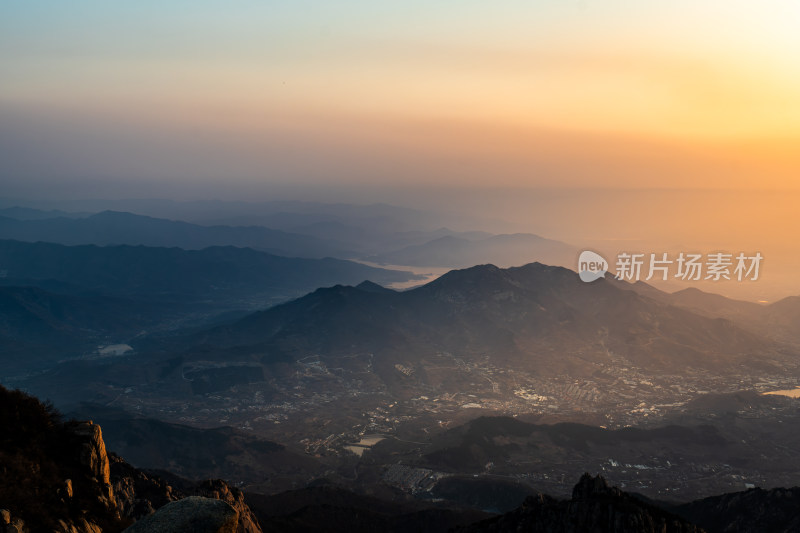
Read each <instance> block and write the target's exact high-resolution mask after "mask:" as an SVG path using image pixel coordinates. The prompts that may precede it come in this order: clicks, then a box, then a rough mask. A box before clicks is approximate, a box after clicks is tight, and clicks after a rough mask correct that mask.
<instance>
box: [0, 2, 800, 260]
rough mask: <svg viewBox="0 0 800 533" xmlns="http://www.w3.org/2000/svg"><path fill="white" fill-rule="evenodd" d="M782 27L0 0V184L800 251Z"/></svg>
mask: <svg viewBox="0 0 800 533" xmlns="http://www.w3.org/2000/svg"><path fill="white" fill-rule="evenodd" d="M797 28H800V3H798V2H797V1H796V0H763V1H760V2H753V1H752V0H747V1H744V0H726V1H711V0H670V1H666V0H663V1H662V0H602V1H600V0H575V1H572V0H538V1H537V0H527V1H521V0H520V1H517V0H500V1H496V2H486V1H474V0H460V1H454V0H441V1H439V2H421V1H415V0H411V1H409V0H406V1H403V2H397V1H381V2H366V1H354V0H346V1H340V2H321V1H310V0H293V1H291V2H282V1H265V0H261V1H243V0H226V1H224V2H222V1H215V0H195V1H192V2H188V1H183V0H173V1H170V2H156V1H151V0H137V1H136V2H109V1H107V0H103V1H100V0H96V1H90V0H71V1H70V2H63V1H41V0H26V1H15V0H8V1H5V2H2V3H0V196H4V197H15V198H38V197H49V198H50V199H53V198H81V197H95V198H104V197H105V198H114V197H125V196H129V197H130V196H133V197H169V198H176V199H200V198H223V199H230V200H243V199H244V200H248V199H269V198H275V197H278V196H282V197H292V198H295V199H307V200H316V201H320V200H322V201H325V200H332V201H356V202H358V201H365V202H366V201H370V202H371V201H383V202H389V203H397V204H404V205H412V206H419V207H426V208H434V209H435V208H441V207H447V208H450V209H461V210H465V211H470V212H481V214H484V215H486V216H488V217H497V216H500V215H502V216H503V217H505V218H506V219H508V220H511V221H512V223H513V224H515V226H514V227H515V228H516V229H517V230H518V231H531V232H534V233H540V234H544V235H546V236H549V237H554V238H561V239H564V240H571V241H573V242H574V241H578V240H581V239H594V240H598V239H608V240H614V239H629V240H631V239H639V240H646V239H653V240H658V241H659V242H665V243H666V242H668V243H669V244H670V245H675V246H677V245H679V244H681V243H684V242H689V241H692V242H694V243H715V242H722V241H723V240H725V241H726V242H734V243H736V242H739V243H741V246H750V247H756V246H759V245H760V243H763V244H764V245H765V246H766V245H767V244H768V245H769V246H771V247H773V248H775V249H781V250H783V251H782V252H781V253H784V254H785V255H786V254H788V255H790V256H791V258H792V259H798V255H797V254H796V253H795V252H794V251H793V250H791V242H793V241H794V234H795V230H796V229H797V223H796V221H795V217H794V208H795V206H796V205H798V201H800V180H798V176H800V149H798V146H800V53H798V51H800V31H797ZM471 229H482V228H471ZM792 254H793V255H792ZM792 268H794V267H792Z"/></svg>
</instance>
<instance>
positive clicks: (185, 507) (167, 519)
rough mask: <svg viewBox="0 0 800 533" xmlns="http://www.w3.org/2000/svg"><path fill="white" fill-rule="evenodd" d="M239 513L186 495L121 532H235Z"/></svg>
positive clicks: (220, 502) (206, 499)
mask: <svg viewBox="0 0 800 533" xmlns="http://www.w3.org/2000/svg"><path fill="white" fill-rule="evenodd" d="M238 520H239V513H238V512H236V510H235V509H234V508H233V507H231V506H230V505H229V504H227V503H225V502H224V501H222V500H216V499H213V498H203V497H200V496H189V497H188V498H184V499H182V500H178V501H175V502H171V503H168V504H167V505H165V506H164V507H162V508H160V509H159V510H158V511H156V512H155V513H154V514H151V515H150V516H147V517H145V518H142V519H141V520H139V521H138V522H136V523H135V524H133V525H132V526H131V527H129V528H127V529H126V530H125V531H124V532H123V533H236V529H237V521H238Z"/></svg>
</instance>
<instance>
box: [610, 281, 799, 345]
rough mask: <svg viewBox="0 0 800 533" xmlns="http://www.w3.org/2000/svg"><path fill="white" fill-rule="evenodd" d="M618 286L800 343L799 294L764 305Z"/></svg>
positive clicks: (643, 286) (701, 293)
mask: <svg viewBox="0 0 800 533" xmlns="http://www.w3.org/2000/svg"><path fill="white" fill-rule="evenodd" d="M611 282H612V283H617V286H618V287H620V288H622V289H628V290H634V291H636V292H638V293H639V294H641V295H643V296H646V297H649V298H652V299H654V300H657V301H660V302H664V303H667V304H669V305H673V306H675V307H680V308H682V309H686V310H688V311H691V312H693V313H697V314H699V315H703V316H707V317H712V318H724V319H727V320H730V321H731V322H734V323H736V324H737V325H738V326H740V327H741V328H743V329H746V330H749V331H752V332H755V333H758V334H759V335H764V336H766V337H769V338H771V339H775V340H779V341H782V342H789V343H794V344H797V343H800V330H798V328H797V324H800V296H788V297H786V298H783V299H782V300H778V301H777V302H773V303H771V304H768V305H762V304H757V303H755V302H746V301H742V300H734V299H731V298H726V297H725V296H721V295H719V294H714V293H710V292H704V291H701V290H700V289H697V288H693V287H692V288H688V289H683V290H680V291H677V292H673V293H668V292H664V291H660V290H658V289H656V288H655V287H653V286H651V285H648V284H646V283H644V282H637V283H633V284H629V283H625V282H615V281H614V280H613V279H612V280H611Z"/></svg>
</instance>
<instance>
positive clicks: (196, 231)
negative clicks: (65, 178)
mask: <svg viewBox="0 0 800 533" xmlns="http://www.w3.org/2000/svg"><path fill="white" fill-rule="evenodd" d="M0 239H14V240H19V241H26V242H37V241H44V242H52V243H58V244H65V245H83V244H96V245H102V246H105V245H119V244H129V245H143V246H158V247H179V248H183V249H187V250H200V249H203V248H208V247H211V246H238V247H249V248H253V249H256V250H260V251H265V252H269V253H272V254H277V255H283V256H289V257H307V258H323V257H351V256H353V255H355V254H354V253H353V252H350V251H347V250H345V249H344V248H343V247H341V246H337V245H336V244H335V243H333V242H331V241H329V240H322V239H318V238H316V237H312V236H308V235H300V234H297V233H289V232H285V231H280V230H274V229H269V228H265V227H261V226H247V227H235V226H200V225H197V224H190V223H188V222H182V221H177V220H166V219H160V218H152V217H148V216H142V215H135V214H133V213H126V212H117V211H104V212H102V213H97V214H94V215H90V216H88V217H85V218H66V217H59V218H39V219H30V218H29V219H26V220H18V219H14V218H9V217H8V216H6V217H0Z"/></svg>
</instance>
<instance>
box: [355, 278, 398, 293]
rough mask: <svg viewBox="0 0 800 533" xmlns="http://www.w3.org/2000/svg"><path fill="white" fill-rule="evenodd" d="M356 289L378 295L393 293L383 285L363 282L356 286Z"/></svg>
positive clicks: (367, 281) (368, 281)
mask: <svg viewBox="0 0 800 533" xmlns="http://www.w3.org/2000/svg"><path fill="white" fill-rule="evenodd" d="M356 289H358V290H361V291H364V292H375V293H378V294H386V293H390V292H395V291H393V290H392V289H388V288H386V287H384V286H383V285H378V284H377V283H375V282H374V281H370V280H364V281H362V282H361V283H359V284H358V285H356Z"/></svg>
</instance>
